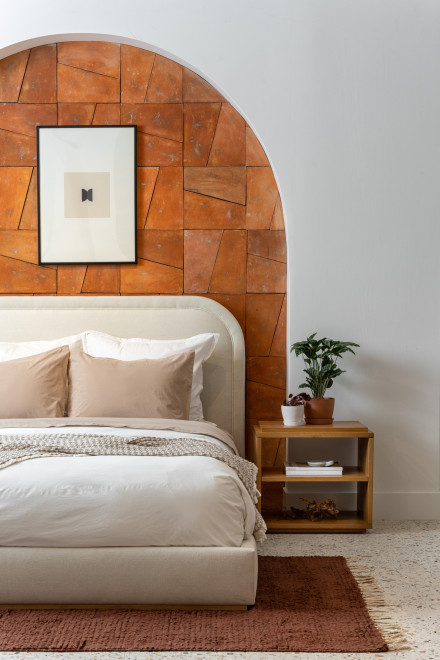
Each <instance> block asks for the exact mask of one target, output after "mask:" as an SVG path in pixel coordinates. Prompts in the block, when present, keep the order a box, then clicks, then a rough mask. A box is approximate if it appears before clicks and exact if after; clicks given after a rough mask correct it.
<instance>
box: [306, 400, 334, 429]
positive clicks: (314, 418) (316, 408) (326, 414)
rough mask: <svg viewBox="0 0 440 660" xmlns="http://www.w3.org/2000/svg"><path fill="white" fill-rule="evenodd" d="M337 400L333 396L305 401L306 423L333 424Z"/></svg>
mask: <svg viewBox="0 0 440 660" xmlns="http://www.w3.org/2000/svg"><path fill="white" fill-rule="evenodd" d="M334 409H335V400H334V398H332V397H326V398H324V399H310V401H305V402H304V417H305V420H306V424H332V422H333V410H334Z"/></svg>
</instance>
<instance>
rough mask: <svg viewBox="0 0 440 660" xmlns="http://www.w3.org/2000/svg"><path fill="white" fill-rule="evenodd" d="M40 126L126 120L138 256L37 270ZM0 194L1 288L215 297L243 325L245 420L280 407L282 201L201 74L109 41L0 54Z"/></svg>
mask: <svg viewBox="0 0 440 660" xmlns="http://www.w3.org/2000/svg"><path fill="white" fill-rule="evenodd" d="M38 124H40V125H57V124H58V125H60V126H62V125H93V124H101V125H103V124H137V126H138V162H137V189H138V209H137V211H138V213H137V225H138V263H137V264H136V265H122V266H118V265H116V266H115V265H113V266H96V265H91V266H82V265H80V266H58V267H53V266H52V267H49V266H47V267H41V266H38V254H37V177H36V130H35V127H36V125H38ZM0 200H1V204H0V294H3V295H4V294H14V295H16V294H24V295H38V294H60V295H71V294H75V295H79V294H83V295H88V294H92V295H93V294H101V295H102V294H120V295H130V294H137V295H139V294H150V295H151V294H177V295H179V294H182V295H185V294H192V295H199V294H200V295H205V296H208V297H210V298H213V299H215V300H217V301H218V302H220V303H221V304H223V305H224V306H225V307H227V308H228V309H229V310H230V311H231V312H232V313H233V314H234V316H235V317H236V318H237V319H238V321H239V322H240V324H241V326H242V328H243V331H244V332H245V337H246V350H247V418H248V425H250V422H251V421H252V420H255V419H257V418H265V417H266V418H271V417H274V416H276V417H278V416H279V410H280V409H279V405H280V403H281V401H282V399H283V397H284V392H285V361H286V320H285V319H286V243H285V235H284V223H283V214H282V209H281V203H280V196H279V194H278V190H277V186H276V183H275V180H274V176H273V173H272V170H271V168H270V166H269V163H268V160H267V158H266V156H265V153H264V151H263V149H262V147H261V145H260V144H259V142H258V140H257V139H256V137H255V135H254V133H253V132H252V130H251V128H250V127H249V126H247V124H246V122H245V121H244V119H243V118H242V117H241V116H240V115H239V114H238V112H237V111H236V110H235V109H234V108H233V107H232V105H230V104H229V103H228V102H227V101H226V100H225V99H224V98H223V97H222V96H221V95H220V94H219V92H217V90H215V89H214V88H213V87H212V86H211V85H210V84H208V83H207V82H206V81H205V80H203V79H202V78H201V77H199V76H198V75H196V74H195V73H193V72H192V71H190V70H189V69H187V68H185V67H183V66H181V65H180V64H177V63H176V62H174V61H172V60H170V59H167V58H165V57H162V56H160V55H157V54H155V53H152V52H149V51H146V50H142V49H139V48H134V47H131V46H125V45H119V44H115V43H108V42H78V41H75V42H64V43H58V44H50V45H46V46H39V47H37V48H32V49H30V50H25V51H22V52H19V53H17V54H15V55H12V56H10V57H8V58H6V59H3V60H0ZM274 451H275V448H274ZM272 458H273V457H272ZM272 458H271V459H270V460H272Z"/></svg>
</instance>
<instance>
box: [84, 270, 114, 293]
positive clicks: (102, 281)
mask: <svg viewBox="0 0 440 660" xmlns="http://www.w3.org/2000/svg"><path fill="white" fill-rule="evenodd" d="M119 285H120V266H119V265H115V264H111V265H108V266H101V265H89V266H87V271H86V275H85V277H84V282H83V285H82V289H81V290H82V292H83V293H119Z"/></svg>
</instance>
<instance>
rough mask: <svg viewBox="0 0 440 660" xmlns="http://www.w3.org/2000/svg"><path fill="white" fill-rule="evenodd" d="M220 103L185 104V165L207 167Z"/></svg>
mask: <svg viewBox="0 0 440 660" xmlns="http://www.w3.org/2000/svg"><path fill="white" fill-rule="evenodd" d="M220 107H221V104H220V103H185V105H184V111H183V117H184V124H183V126H184V128H183V134H184V145H183V163H184V165H206V164H207V162H208V156H209V152H210V150H211V145H212V140H213V137H214V133H215V129H216V126H217V121H218V118H219V113H220Z"/></svg>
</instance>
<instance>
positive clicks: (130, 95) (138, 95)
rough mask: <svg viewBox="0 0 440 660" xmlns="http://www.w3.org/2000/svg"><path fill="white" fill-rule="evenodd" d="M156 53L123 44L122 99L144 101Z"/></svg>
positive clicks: (127, 101)
mask: <svg viewBox="0 0 440 660" xmlns="http://www.w3.org/2000/svg"><path fill="white" fill-rule="evenodd" d="M154 57H155V55H154V53H150V52H149V51H148V50H142V49H141V48H135V47H134V46H125V45H121V101H122V103H143V102H144V99H145V95H146V93H147V87H148V82H149V80H150V75H151V71H152V69H153V64H154Z"/></svg>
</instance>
